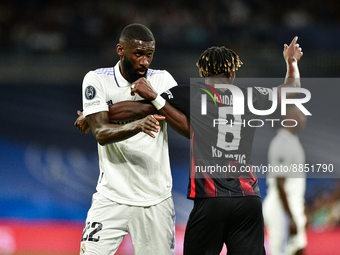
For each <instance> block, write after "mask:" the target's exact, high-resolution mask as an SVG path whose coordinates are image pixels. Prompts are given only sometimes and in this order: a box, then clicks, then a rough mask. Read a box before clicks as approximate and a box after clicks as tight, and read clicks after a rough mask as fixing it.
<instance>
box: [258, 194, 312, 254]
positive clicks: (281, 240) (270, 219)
mask: <svg viewBox="0 0 340 255" xmlns="http://www.w3.org/2000/svg"><path fill="white" fill-rule="evenodd" d="M292 209H293V208H292ZM294 209H295V210H294ZM294 209H293V210H292V214H293V218H294V221H295V223H296V226H297V234H296V235H293V236H289V218H288V216H287V214H286V212H285V211H284V208H283V206H282V203H281V201H280V200H279V198H274V197H271V196H268V197H266V198H265V199H264V201H263V217H264V223H265V226H266V230H267V239H268V255H288V254H289V255H290V254H295V253H296V251H298V250H300V249H303V248H305V247H306V246H307V234H306V223H307V218H306V215H305V214H304V209H303V208H301V209H300V210H296V209H297V208H294Z"/></svg>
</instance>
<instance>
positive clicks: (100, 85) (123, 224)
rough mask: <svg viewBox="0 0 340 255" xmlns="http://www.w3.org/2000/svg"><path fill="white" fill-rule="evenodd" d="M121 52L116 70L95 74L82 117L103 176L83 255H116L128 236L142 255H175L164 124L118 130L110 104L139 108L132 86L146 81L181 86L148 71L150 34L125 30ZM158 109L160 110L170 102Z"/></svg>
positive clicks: (152, 120)
mask: <svg viewBox="0 0 340 255" xmlns="http://www.w3.org/2000/svg"><path fill="white" fill-rule="evenodd" d="M116 49H117V53H118V55H119V57H120V61H119V62H118V63H117V64H116V65H115V66H114V67H111V68H102V69H97V70H95V71H90V72H89V73H87V74H86V76H85V78H84V81H83V114H84V116H85V117H86V120H87V122H88V123H89V126H90V128H91V130H92V133H93V135H94V137H95V138H96V140H97V141H98V154H99V168H100V174H99V179H98V184H97V188H96V189H97V192H96V193H95V194H94V195H93V199H92V205H91V208H90V210H89V211H88V215H87V219H86V223H85V227H84V231H83V236H82V242H81V251H80V254H85V255H86V254H91V255H92V254H97V255H105V254H110V255H111V254H115V253H116V251H117V249H118V248H119V245H120V244H121V242H122V241H123V238H124V236H125V235H126V234H130V235H131V241H132V245H133V249H134V253H135V254H137V255H138V254H147V255H150V254H157V255H159V254H164V255H166V254H174V245H175V239H174V235H175V234H174V229H175V222H174V219H175V214H174V205H173V201H172V197H171V190H172V177H171V171H170V162H169V153H168V140H167V139H168V138H167V130H166V123H165V121H164V120H163V119H164V118H162V117H160V116H158V117H157V116H154V115H151V116H150V115H149V116H148V117H146V118H143V119H140V120H136V121H133V122H129V123H123V125H118V124H111V123H110V122H109V112H108V111H109V105H111V104H114V103H117V102H121V101H125V100H141V99H142V98H141V97H140V96H139V95H137V94H135V95H131V86H132V84H133V83H134V82H136V81H137V82H138V80H140V78H142V77H145V78H146V80H147V81H148V82H150V83H151V84H152V87H153V88H154V89H155V90H156V91H157V92H158V93H161V92H163V91H166V90H168V89H170V88H171V87H173V86H176V85H177V83H176V81H175V80H174V79H173V77H172V76H171V75H170V74H169V73H168V72H167V71H165V70H151V69H148V67H149V65H150V63H151V61H152V58H153V53H154V50H155V40H154V37H153V34H152V32H151V31H150V30H149V29H148V28H147V27H145V26H143V25H141V24H131V25H129V26H127V27H125V28H124V29H123V31H122V33H121V36H120V39H119V43H118V44H117V47H116ZM152 103H153V104H154V106H155V108H156V109H157V110H158V109H159V108H161V107H163V106H164V103H165V100H154V101H153V102H152ZM141 131H144V132H141ZM151 131H152V132H151Z"/></svg>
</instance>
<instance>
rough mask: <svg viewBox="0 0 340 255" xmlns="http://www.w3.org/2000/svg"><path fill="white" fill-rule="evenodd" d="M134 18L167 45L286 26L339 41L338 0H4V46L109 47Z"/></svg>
mask: <svg viewBox="0 0 340 255" xmlns="http://www.w3.org/2000/svg"><path fill="white" fill-rule="evenodd" d="M133 22H138V23H143V24H145V25H147V26H148V27H150V28H151V30H152V31H153V32H154V34H155V37H156V41H157V44H158V45H161V46H165V47H178V46H181V47H188V48H190V47H194V46H197V45H200V46H206V45H207V46H208V45H211V44H212V43H214V44H220V45H222V44H228V45H240V46H242V45H243V46H248V47H249V45H250V44H251V45H256V44H263V43H265V44H270V43H277V42H279V43H280V44H282V41H285V40H286V37H284V36H285V35H284V34H285V33H286V32H287V31H296V32H299V35H300V36H301V37H302V36H304V37H305V38H306V36H307V38H308V39H307V40H305V42H304V48H306V47H313V48H314V47H315V48H316V47H321V46H322V47H324V48H335V47H338V42H339V40H340V33H339V30H340V29H339V27H340V2H339V1H337V0H323V1H321V0H311V1H303V0H289V1H279V0H273V1H269V0H239V1H228V0H210V1H201V0H185V1H183V0H174V1H167V2H166V3H163V2H162V1H156V0H143V1H141V0H129V1H122V0H50V1H43V0H31V1H27V0H1V1H0V46H1V50H2V51H8V50H9V51H23V52H60V51H68V50H70V51H75V50H76V51H78V50H80V51H85V52H86V51H89V50H90V51H96V50H105V49H106V48H107V47H109V48H110V47H112V42H116V40H117V37H118V36H119V33H120V31H121V30H122V28H123V27H124V26H126V25H127V24H129V23H133ZM283 31H285V32H283ZM334 31H337V33H336V32H334ZM291 37H292V36H291V35H289V36H288V38H291ZM283 38H284V39H283Z"/></svg>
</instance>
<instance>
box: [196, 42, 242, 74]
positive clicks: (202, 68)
mask: <svg viewBox="0 0 340 255" xmlns="http://www.w3.org/2000/svg"><path fill="white" fill-rule="evenodd" d="M242 64H243V63H242V62H241V60H240V57H239V56H238V55H237V54H236V53H235V52H234V51H233V50H230V49H227V48H226V47H224V46H222V47H216V46H213V47H211V48H209V49H207V50H205V51H204V52H203V53H202V55H201V56H200V58H199V59H198V61H197V63H196V65H197V67H198V69H199V74H200V76H201V77H209V76H212V75H217V74H221V73H230V72H231V71H236V70H238V68H239V67H241V65H242Z"/></svg>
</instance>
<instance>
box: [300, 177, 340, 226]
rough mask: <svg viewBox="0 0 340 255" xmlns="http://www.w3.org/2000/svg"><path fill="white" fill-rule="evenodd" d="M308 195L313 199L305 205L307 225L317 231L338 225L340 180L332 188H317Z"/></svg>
mask: <svg viewBox="0 0 340 255" xmlns="http://www.w3.org/2000/svg"><path fill="white" fill-rule="evenodd" d="M331 187H333V185H332V186H331ZM309 196H311V197H313V199H312V200H311V201H309V202H310V203H308V202H307V207H306V208H307V216H308V227H309V228H310V229H313V230H317V231H323V230H329V229H333V228H335V227H340V180H338V181H337V182H336V185H335V186H334V187H333V188H331V189H324V188H317V189H315V190H314V191H313V194H309Z"/></svg>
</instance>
